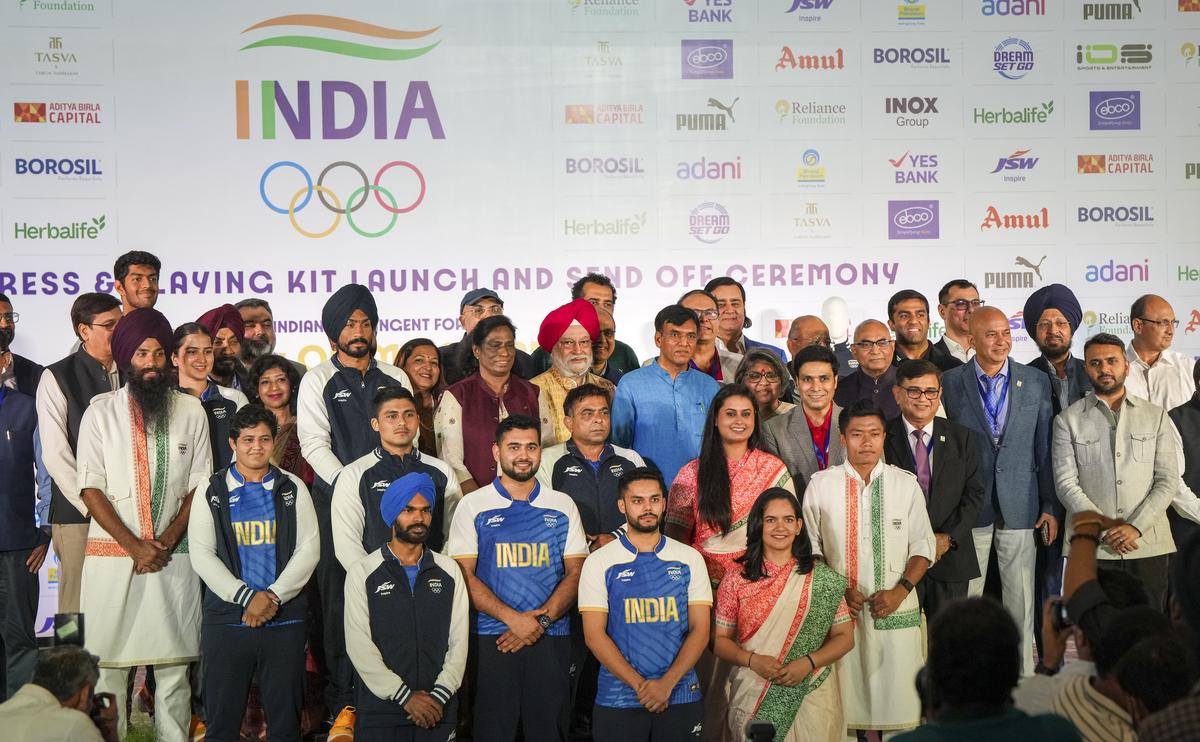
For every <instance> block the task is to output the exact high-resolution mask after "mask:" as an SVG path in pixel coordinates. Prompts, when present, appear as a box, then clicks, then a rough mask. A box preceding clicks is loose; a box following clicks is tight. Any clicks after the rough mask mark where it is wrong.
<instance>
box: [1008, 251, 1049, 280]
mask: <svg viewBox="0 0 1200 742" xmlns="http://www.w3.org/2000/svg"><path fill="white" fill-rule="evenodd" d="M1045 262H1046V256H1045V255H1043V256H1042V259H1041V260H1039V261H1038V262H1037V265H1034V264H1033V263H1030V262H1029V261H1028V260H1026V259H1025V258H1023V257H1021V256H1020V255H1018V256H1017V259H1016V260H1015V261H1014V263H1015V264H1016V265H1022V266H1025V267H1026V268H1028V269H1029V270H1031V271H1033V272H1034V273H1036V274H1037V277H1038V280H1039V281H1041V280H1042V263H1045Z"/></svg>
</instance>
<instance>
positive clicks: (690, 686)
mask: <svg viewBox="0 0 1200 742" xmlns="http://www.w3.org/2000/svg"><path fill="white" fill-rule="evenodd" d="M617 488H618V491H619V493H620V499H619V500H618V501H617V502H618V505H619V507H620V509H621V513H622V515H623V517H624V518H625V521H626V523H627V524H628V527H627V528H626V529H625V530H624V532H622V533H621V535H620V536H619V537H618V538H617V539H616V540H615V541H613V542H610V543H609V544H607V545H606V546H603V547H601V548H600V549H599V550H597V551H596V552H595V553H593V554H592V555H591V556H590V557H588V559H587V561H586V562H584V565H583V573H582V575H581V576H580V578H579V610H580V612H581V613H583V630H584V635H585V637H586V638H587V645H588V648H589V649H591V650H592V653H593V654H595V656H596V658H597V659H598V660H599V661H600V664H601V666H602V669H601V672H600V679H599V684H598V689H597V693H596V706H595V711H594V716H593V722H592V734H593V736H594V738H595V739H596V742H619V741H620V740H633V741H634V742H655V741H659V740H661V741H662V742H675V741H676V740H686V739H700V732H701V725H702V722H703V719H704V709H703V706H702V704H701V698H700V680H699V678H698V677H697V676H696V670H695V666H696V661H697V660H698V659H699V658H700V654H701V653H702V652H703V651H704V649H705V647H706V646H707V644H708V635H709V629H710V622H711V620H712V619H711V612H712V600H713V597H712V586H711V585H710V583H709V580H708V568H707V567H706V566H705V564H704V558H703V557H701V556H700V552H698V551H696V550H695V549H693V548H692V547H690V546H687V545H685V544H682V543H680V542H678V541H675V540H674V539H670V538H667V537H666V536H665V535H663V533H662V520H663V511H665V510H666V505H667V497H666V488H665V487H664V486H663V481H662V476H661V475H660V474H659V473H658V471H657V470H655V469H650V468H646V467H639V468H636V469H631V470H629V471H627V472H625V473H624V474H622V475H621V478H620V480H618V483H617ZM631 605H632V606H634V608H635V610H630V606H631ZM647 606H649V607H650V608H649V610H644V608H645V607H647Z"/></svg>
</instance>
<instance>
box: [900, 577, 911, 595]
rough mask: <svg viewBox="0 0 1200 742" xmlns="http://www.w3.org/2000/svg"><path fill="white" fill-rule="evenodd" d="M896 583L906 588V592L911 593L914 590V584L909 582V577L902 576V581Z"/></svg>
mask: <svg viewBox="0 0 1200 742" xmlns="http://www.w3.org/2000/svg"><path fill="white" fill-rule="evenodd" d="M896 584H897V585H899V586H900V587H902V588H904V592H906V593H911V592H912V591H913V584H912V583H911V582H909V581H908V579H907V578H905V577H901V578H900V581H899V582H897V583H896Z"/></svg>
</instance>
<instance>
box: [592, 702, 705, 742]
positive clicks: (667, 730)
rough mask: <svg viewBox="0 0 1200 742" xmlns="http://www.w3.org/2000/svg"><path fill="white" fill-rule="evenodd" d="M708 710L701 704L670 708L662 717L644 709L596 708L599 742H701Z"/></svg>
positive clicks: (594, 735)
mask: <svg viewBox="0 0 1200 742" xmlns="http://www.w3.org/2000/svg"><path fill="white" fill-rule="evenodd" d="M703 723H704V707H703V706H702V705H701V703H700V701H694V702H692V703H681V704H678V705H675V706H668V707H667V710H666V711H664V712H662V713H661V714H652V713H650V712H649V711H647V710H646V709H644V708H636V709H614V708H608V707H607V706H596V708H595V709H594V710H593V711H592V739H593V740H595V742H677V741H679V742H682V740H689V739H700V731H701V728H702V727H703Z"/></svg>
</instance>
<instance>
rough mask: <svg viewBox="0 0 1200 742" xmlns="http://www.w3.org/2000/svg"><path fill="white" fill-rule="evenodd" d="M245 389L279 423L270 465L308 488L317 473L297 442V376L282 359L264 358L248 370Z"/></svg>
mask: <svg viewBox="0 0 1200 742" xmlns="http://www.w3.org/2000/svg"><path fill="white" fill-rule="evenodd" d="M246 388H247V389H248V390H249V391H250V394H251V395H252V397H253V399H254V401H255V402H256V403H258V404H260V405H262V406H263V407H266V408H267V409H268V410H270V411H271V412H272V413H274V415H275V420H276V421H277V422H278V423H279V433H278V434H276V436H275V450H274V451H272V452H271V463H272V464H274V465H275V466H278V467H279V468H280V469H283V470H284V471H288V472H291V473H292V474H295V475H296V476H297V477H299V478H300V479H301V480H302V481H303V482H304V484H306V485H308V486H309V487H311V486H312V483H313V479H315V478H316V473H315V472H313V469H312V467H311V466H309V465H308V462H307V461H305V460H304V456H303V455H302V454H301V453H300V439H299V438H298V437H297V436H296V397H297V395H299V394H300V373H299V372H298V371H297V370H296V367H295V366H293V365H292V364H291V362H289V361H288V359H286V358H284V357H283V356H279V355H265V356H262V357H261V358H259V359H258V360H256V361H255V362H254V365H253V366H251V367H250V373H249V376H248V378H247V380H246Z"/></svg>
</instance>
